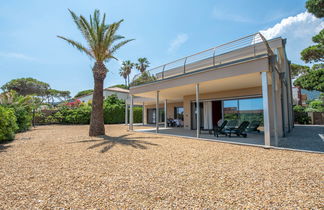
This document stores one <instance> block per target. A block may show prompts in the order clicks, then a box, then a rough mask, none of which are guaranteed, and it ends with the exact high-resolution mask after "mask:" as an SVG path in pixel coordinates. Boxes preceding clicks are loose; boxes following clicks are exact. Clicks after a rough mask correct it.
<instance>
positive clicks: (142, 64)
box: [136, 58, 150, 74]
mask: <svg viewBox="0 0 324 210" xmlns="http://www.w3.org/2000/svg"><path fill="white" fill-rule="evenodd" d="M137 61H138V63H137V64H136V68H137V69H138V70H139V71H140V72H141V73H142V74H143V73H144V72H145V71H146V69H147V68H148V67H149V66H150V62H149V61H148V60H147V58H139V59H138V60H137Z"/></svg>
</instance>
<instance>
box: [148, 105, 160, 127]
mask: <svg viewBox="0 0 324 210" xmlns="http://www.w3.org/2000/svg"><path fill="white" fill-rule="evenodd" d="M159 113H160V115H159V122H164V110H163V108H160V109H159ZM155 120H156V109H147V123H149V124H152V123H155Z"/></svg>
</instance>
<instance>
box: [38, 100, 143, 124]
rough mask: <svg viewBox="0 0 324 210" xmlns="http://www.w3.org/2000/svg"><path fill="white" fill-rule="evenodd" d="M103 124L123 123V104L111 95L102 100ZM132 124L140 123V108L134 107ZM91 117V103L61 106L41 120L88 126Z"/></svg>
mask: <svg viewBox="0 0 324 210" xmlns="http://www.w3.org/2000/svg"><path fill="white" fill-rule="evenodd" d="M103 109H104V110H103V111H104V123H105V124H118V123H124V122H125V103H124V101H123V100H120V99H118V98H117V96H116V95H111V96H109V97H108V98H107V99H105V100H104V104H103ZM133 112H134V123H141V122H142V107H134V108H133ZM90 117H91V103H90V104H89V103H87V104H84V103H82V104H80V105H78V106H73V107H71V106H61V107H59V109H58V111H57V112H56V113H55V114H52V115H50V116H47V117H46V118H45V117H44V119H43V120H42V122H44V123H48V124H53V123H61V124H89V123H90Z"/></svg>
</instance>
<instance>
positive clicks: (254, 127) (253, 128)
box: [246, 120, 261, 133]
mask: <svg viewBox="0 0 324 210" xmlns="http://www.w3.org/2000/svg"><path fill="white" fill-rule="evenodd" d="M260 124H261V121H258V120H253V121H252V122H251V124H250V126H249V127H248V128H247V129H246V131H248V132H249V131H250V132H252V131H257V132H258V133H260V130H259V129H258V127H259V126H260Z"/></svg>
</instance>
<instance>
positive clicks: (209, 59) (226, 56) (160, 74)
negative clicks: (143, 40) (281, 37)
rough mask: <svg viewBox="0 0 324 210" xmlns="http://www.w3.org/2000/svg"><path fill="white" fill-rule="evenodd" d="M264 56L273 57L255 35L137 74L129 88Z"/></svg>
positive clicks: (261, 37)
mask: <svg viewBox="0 0 324 210" xmlns="http://www.w3.org/2000/svg"><path fill="white" fill-rule="evenodd" d="M238 49H240V50H238ZM264 54H267V55H273V52H272V50H271V48H270V46H269V44H268V42H267V40H266V39H265V38H264V37H263V35H262V34H261V33H255V34H252V35H249V36H245V37H242V38H240V39H237V40H234V41H231V42H228V43H226V44H222V45H219V46H216V47H213V48H210V49H207V50H204V51H202V52H199V53H196V54H194V55H190V56H187V57H184V58H181V59H178V60H175V61H172V62H170V63H167V64H164V65H161V66H158V67H156V68H153V69H150V70H147V71H146V72H145V73H143V74H142V73H140V74H137V75H135V76H134V78H133V81H132V84H131V86H137V85H141V84H145V83H149V82H153V81H156V80H162V79H166V78H170V77H174V76H178V75H182V74H186V73H189V72H195V71H198V70H201V69H205V68H209V67H214V66H219V65H222V64H226V63H230V62H234V61H238V60H241V59H247V58H253V57H257V56H260V55H264Z"/></svg>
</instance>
